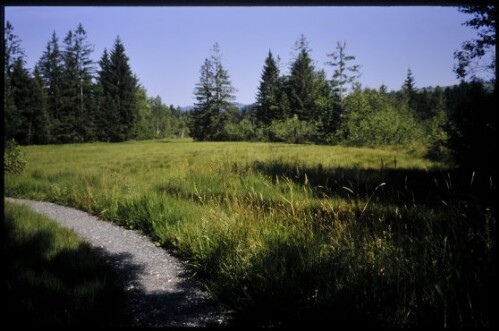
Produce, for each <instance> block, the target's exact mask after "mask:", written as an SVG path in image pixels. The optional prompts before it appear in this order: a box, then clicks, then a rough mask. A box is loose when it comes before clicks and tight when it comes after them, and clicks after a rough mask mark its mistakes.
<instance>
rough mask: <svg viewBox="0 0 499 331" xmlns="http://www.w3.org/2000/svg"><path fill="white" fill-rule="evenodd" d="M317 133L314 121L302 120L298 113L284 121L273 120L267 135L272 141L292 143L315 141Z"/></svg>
mask: <svg viewBox="0 0 499 331" xmlns="http://www.w3.org/2000/svg"><path fill="white" fill-rule="evenodd" d="M316 133H317V130H316V126H315V124H314V123H312V122H306V121H300V120H299V119H298V116H296V115H295V116H293V117H291V118H287V119H285V120H283V121H272V123H271V124H270V126H269V127H268V128H267V129H266V135H267V137H268V139H269V140H270V141H275V142H286V143H292V144H302V143H305V142H310V141H313V140H314V137H315V135H316Z"/></svg>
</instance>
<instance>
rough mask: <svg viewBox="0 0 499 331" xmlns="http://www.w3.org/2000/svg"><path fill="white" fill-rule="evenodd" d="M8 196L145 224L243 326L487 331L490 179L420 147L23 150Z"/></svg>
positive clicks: (161, 145) (491, 272) (160, 145)
mask: <svg viewBox="0 0 499 331" xmlns="http://www.w3.org/2000/svg"><path fill="white" fill-rule="evenodd" d="M24 151H25V152H26V155H27V159H28V166H27V168H26V171H25V172H24V173H23V174H21V175H15V176H14V175H12V176H11V175H7V176H6V178H5V183H6V184H5V187H6V194H9V195H14V196H22V197H29V198H35V199H47V200H51V201H55V202H58V203H62V204H67V205H72V206H75V207H78V208H81V209H83V210H87V211H90V212H92V213H94V214H96V215H99V216H101V217H102V218H104V219H107V220H110V221H113V222H117V223H120V224H122V225H124V226H126V227H130V228H137V229H140V230H142V231H143V232H145V233H147V234H149V235H150V236H151V237H153V239H154V240H155V241H156V242H157V244H158V245H163V246H165V247H168V248H170V249H171V250H173V251H174V252H176V253H177V254H178V255H180V256H182V257H184V258H186V259H187V260H189V262H190V265H191V266H192V268H193V270H194V271H195V272H196V274H197V275H198V276H199V277H202V278H204V279H205V281H206V283H207V286H208V288H209V289H210V290H211V291H212V292H213V293H214V294H216V295H218V297H219V298H220V299H221V300H224V301H225V302H226V303H228V304H229V305H231V306H232V307H233V308H234V310H235V314H236V317H237V318H236V323H237V321H239V322H241V323H244V324H245V325H248V324H252V325H259V326H277V325H300V324H303V325H310V324H314V323H315V324H328V325H374V326H427V325H434V326H458V327H464V326H489V325H491V324H494V320H493V315H492V313H491V311H492V310H491V309H492V308H491V307H493V306H491V305H490V302H492V294H491V293H492V291H491V289H492V288H493V285H492V284H493V283H492V280H493V277H494V276H495V269H494V268H493V265H494V264H493V252H494V249H495V238H494V236H493V235H492V234H493V233H494V231H495V218H494V205H493V201H492V200H491V196H493V195H494V194H495V193H496V188H495V185H494V183H493V179H491V178H489V177H486V176H485V175H483V174H475V175H474V177H473V178H474V179H473V182H470V178H471V174H466V173H459V172H457V171H454V170H451V169H447V168H445V167H444V166H443V165H441V164H436V163H432V162H430V161H428V160H425V159H424V158H423V157H422V156H421V155H424V151H420V150H419V149H418V148H407V147H390V148H386V149H372V148H347V147H341V146H334V147H332V146H303V145H286V144H265V143H192V142H190V141H187V140H183V141H162V142H152V141H149V142H130V143H123V144H81V145H67V146H37V147H33V146H32V147H25V148H24Z"/></svg>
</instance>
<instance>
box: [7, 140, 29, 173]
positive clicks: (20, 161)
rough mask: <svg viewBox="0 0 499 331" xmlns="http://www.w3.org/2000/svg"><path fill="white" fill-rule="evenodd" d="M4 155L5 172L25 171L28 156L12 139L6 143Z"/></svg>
mask: <svg viewBox="0 0 499 331" xmlns="http://www.w3.org/2000/svg"><path fill="white" fill-rule="evenodd" d="M3 157H4V168H3V169H4V172H5V173H11V174H18V173H20V172H22V171H23V169H24V167H25V166H26V157H25V155H24V153H23V152H22V151H21V148H20V147H19V145H18V144H17V143H16V142H15V141H14V139H12V140H8V141H7V142H6V143H5V151H4V154H3Z"/></svg>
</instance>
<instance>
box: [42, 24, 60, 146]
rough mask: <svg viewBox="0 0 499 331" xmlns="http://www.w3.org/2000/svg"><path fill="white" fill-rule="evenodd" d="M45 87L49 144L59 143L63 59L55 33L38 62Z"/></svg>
mask: <svg viewBox="0 0 499 331" xmlns="http://www.w3.org/2000/svg"><path fill="white" fill-rule="evenodd" d="M37 68H38V70H39V73H40V76H41V79H42V83H43V86H44V88H45V91H46V109H47V121H48V123H49V125H50V127H51V128H50V130H49V132H50V134H49V142H57V140H56V137H55V136H52V133H53V132H57V131H58V129H57V128H58V125H59V116H60V112H61V108H62V88H63V86H62V84H63V71H64V65H63V58H62V53H61V51H60V49H59V39H58V38H57V35H56V33H55V32H53V33H52V36H51V39H50V40H49V42H48V43H47V46H46V48H45V51H44V52H43V55H42V57H41V58H40V60H39V61H38V64H37Z"/></svg>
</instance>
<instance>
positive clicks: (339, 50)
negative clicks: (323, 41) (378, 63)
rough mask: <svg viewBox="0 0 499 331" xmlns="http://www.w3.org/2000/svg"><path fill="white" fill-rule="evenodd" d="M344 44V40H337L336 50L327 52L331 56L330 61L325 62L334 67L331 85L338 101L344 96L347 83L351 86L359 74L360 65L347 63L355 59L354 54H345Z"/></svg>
mask: <svg viewBox="0 0 499 331" xmlns="http://www.w3.org/2000/svg"><path fill="white" fill-rule="evenodd" d="M346 46H347V44H346V42H343V43H341V42H337V43H336V50H335V51H334V52H333V53H331V54H327V56H328V57H330V58H331V61H328V62H326V64H328V65H330V66H332V67H333V68H335V69H334V72H333V78H332V80H331V86H332V88H333V93H334V94H335V95H337V97H338V99H339V101H340V103H341V102H342V101H343V99H344V98H345V95H346V93H347V91H348V85H351V86H352V85H353V84H354V83H355V81H356V80H357V79H358V78H359V76H360V74H359V68H360V65H358V64H356V65H348V62H349V61H353V60H355V56H352V55H347V54H345V48H346Z"/></svg>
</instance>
